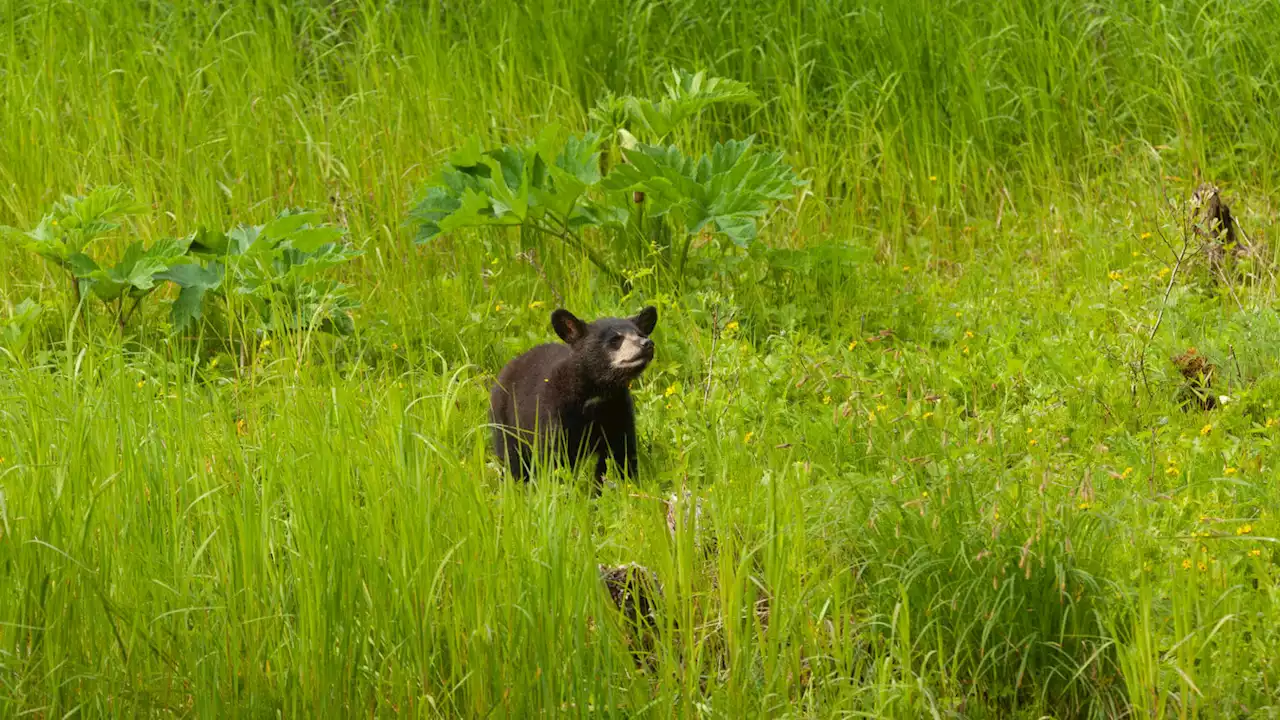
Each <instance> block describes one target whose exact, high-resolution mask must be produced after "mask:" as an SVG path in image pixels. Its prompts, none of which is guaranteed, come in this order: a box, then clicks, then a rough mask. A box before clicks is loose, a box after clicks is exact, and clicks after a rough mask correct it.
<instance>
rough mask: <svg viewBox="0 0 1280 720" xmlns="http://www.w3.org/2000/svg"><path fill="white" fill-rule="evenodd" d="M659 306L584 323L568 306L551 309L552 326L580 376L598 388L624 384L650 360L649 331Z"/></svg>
mask: <svg viewBox="0 0 1280 720" xmlns="http://www.w3.org/2000/svg"><path fill="white" fill-rule="evenodd" d="M657 324H658V310H657V308H655V307H653V306H649V307H646V308H645V309H643V310H641V311H640V312H639V313H637V314H636V315H634V316H632V317H629V318H613V317H608V318H600V319H599V320H596V321H595V322H592V323H585V322H583V321H582V320H579V319H578V318H577V317H575V316H574V314H573V313H571V312H569V311H568V310H564V309H560V310H556V311H555V312H553V313H551V327H552V328H554V329H555V331H556V335H559V336H560V339H561V340H564V341H565V343H567V344H568V345H569V349H570V350H571V351H572V352H573V360H574V363H575V365H576V366H577V367H578V370H579V372H580V373H581V374H582V377H583V378H584V379H586V380H587V381H588V382H590V383H591V384H592V385H595V386H597V387H600V388H613V387H626V384H627V383H628V382H630V381H631V380H632V379H634V378H636V377H637V376H639V375H640V373H642V372H644V369H645V368H646V367H648V365H649V361H651V360H653V341H652V340H650V339H649V335H650V334H652V333H653V328H654V327H655V326H657Z"/></svg>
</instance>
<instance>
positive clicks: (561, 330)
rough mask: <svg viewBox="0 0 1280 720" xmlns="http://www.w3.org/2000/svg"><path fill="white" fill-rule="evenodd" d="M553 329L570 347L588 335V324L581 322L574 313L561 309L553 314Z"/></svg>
mask: <svg viewBox="0 0 1280 720" xmlns="http://www.w3.org/2000/svg"><path fill="white" fill-rule="evenodd" d="M551 327H552V329H554V330H555V331H556V335H559V336H560V339H561V340H563V341H565V342H567V343H569V344H570V345H572V344H574V343H576V342H578V341H579V340H581V339H582V338H584V337H586V335H587V324H586V323H584V322H582V321H581V320H579V319H578V318H577V317H576V316H575V315H574V314H573V313H571V312H569V311H568V310H565V309H564V308H560V309H559V310H556V311H555V312H553V313H551Z"/></svg>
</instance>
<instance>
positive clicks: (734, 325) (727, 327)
mask: <svg viewBox="0 0 1280 720" xmlns="http://www.w3.org/2000/svg"><path fill="white" fill-rule="evenodd" d="M724 329H725V331H726V332H728V331H731V330H737V329H738V321H737V320H733V321H731V322H730V323H729V324H728V325H725V326H724Z"/></svg>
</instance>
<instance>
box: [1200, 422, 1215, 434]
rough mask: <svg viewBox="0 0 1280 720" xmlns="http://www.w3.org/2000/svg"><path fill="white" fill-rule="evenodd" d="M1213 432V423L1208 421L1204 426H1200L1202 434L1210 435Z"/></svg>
mask: <svg viewBox="0 0 1280 720" xmlns="http://www.w3.org/2000/svg"><path fill="white" fill-rule="evenodd" d="M1211 432H1213V423H1208V424H1206V425H1205V426H1204V427H1202V428H1200V434H1201V435H1208V434H1209V433H1211Z"/></svg>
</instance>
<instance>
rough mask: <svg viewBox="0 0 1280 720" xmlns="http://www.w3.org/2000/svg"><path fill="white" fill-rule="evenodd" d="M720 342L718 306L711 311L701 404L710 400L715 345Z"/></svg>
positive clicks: (714, 364) (714, 362)
mask: <svg viewBox="0 0 1280 720" xmlns="http://www.w3.org/2000/svg"><path fill="white" fill-rule="evenodd" d="M719 340H720V306H718V305H717V306H716V307H714V308H712V309H711V357H710V358H708V360H707V383H706V387H705V388H704V389H703V391H702V404H703V405H706V404H707V402H709V401H710V399H711V381H712V378H713V377H714V375H715V369H716V344H717V342H718V341H719Z"/></svg>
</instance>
